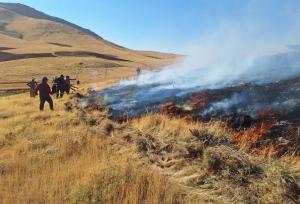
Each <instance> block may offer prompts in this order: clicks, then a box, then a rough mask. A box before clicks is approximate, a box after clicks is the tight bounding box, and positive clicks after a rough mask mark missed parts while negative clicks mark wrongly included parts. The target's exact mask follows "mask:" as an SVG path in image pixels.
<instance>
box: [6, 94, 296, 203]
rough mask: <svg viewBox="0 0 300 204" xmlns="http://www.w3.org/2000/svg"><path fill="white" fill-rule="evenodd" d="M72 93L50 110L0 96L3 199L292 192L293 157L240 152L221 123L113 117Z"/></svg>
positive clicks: (176, 199)
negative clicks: (86, 105)
mask: <svg viewBox="0 0 300 204" xmlns="http://www.w3.org/2000/svg"><path fill="white" fill-rule="evenodd" d="M22 96H23V95H22ZM71 98H72V99H71ZM71 98H70V99H63V100H59V101H58V100H55V105H56V112H53V113H52V112H48V111H45V112H44V113H40V112H38V109H37V107H38V101H37V100H33V101H32V99H30V98H26V97H24V99H23V101H20V100H19V96H10V97H4V98H1V100H0V117H1V122H0V141H1V142H0V144H1V145H0V174H1V180H0V186H1V187H0V202H3V203H16V202H17V203H45V202H47V203H120V202H121V203H207V202H210V203H240V202H249V203H255V202H261V203H264V202H265V203H268V202H269V203H270V202H281V203H293V202H296V200H297V199H298V198H297V196H298V185H297V183H298V184H299V181H300V174H299V169H300V168H299V165H298V163H296V162H295V161H294V162H293V163H288V162H286V161H283V159H282V160H279V159H269V158H263V157H259V156H254V155H250V154H248V153H246V152H244V151H242V150H241V149H239V148H238V147H237V146H236V141H235V138H234V137H233V136H234V131H233V130H232V129H231V128H229V127H227V126H226V124H225V123H224V122H220V121H210V122H209V123H200V122H192V121H185V122H184V121H182V120H181V119H180V118H173V117H171V118H170V117H168V116H166V115H161V114H155V115H147V116H145V117H140V118H139V119H132V120H129V121H128V122H123V123H117V122H114V121H111V120H109V119H108V115H107V114H108V113H107V112H106V110H103V109H99V108H98V107H97V108H96V109H95V108H87V109H82V108H80V107H79V106H78V104H77V98H76V97H71ZM8 104H13V105H8ZM65 104H68V105H67V106H66V105H65ZM70 107H71V108H70ZM16 111H17V112H18V114H16ZM12 158H13V159H12ZM297 172H298V173H297Z"/></svg>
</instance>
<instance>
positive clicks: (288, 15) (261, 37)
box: [100, 0, 300, 109]
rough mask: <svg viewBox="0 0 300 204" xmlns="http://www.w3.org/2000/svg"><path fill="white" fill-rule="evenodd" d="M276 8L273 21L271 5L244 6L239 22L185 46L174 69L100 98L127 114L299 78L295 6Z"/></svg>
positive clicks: (299, 18)
mask: <svg viewBox="0 0 300 204" xmlns="http://www.w3.org/2000/svg"><path fill="white" fill-rule="evenodd" d="M267 2H268V3H267ZM272 2H273V1H272ZM280 2H281V4H284V5H281V4H280V5H277V7H278V9H280V10H278V11H277V10H276V15H274V11H269V10H268V8H269V7H270V6H271V5H272V3H271V2H270V1H258V0H253V1H249V3H248V4H247V5H246V6H245V7H244V8H242V9H241V11H240V13H241V15H239V17H238V18H228V19H223V20H222V21H221V22H220V23H219V24H218V25H217V26H216V27H213V28H211V29H208V30H207V32H206V33H204V34H203V33H202V34H201V36H200V37H199V40H197V41H194V42H192V43H190V45H188V46H187V53H186V57H183V58H182V59H181V60H180V61H179V62H178V63H177V64H176V65H171V66H169V67H167V68H163V69H161V70H159V71H153V72H146V73H144V74H142V75H141V76H139V77H138V78H134V79H132V80H126V81H121V82H119V83H118V84H117V85H115V86H114V87H112V88H110V89H108V90H104V91H102V92H101V93H100V95H101V96H103V97H104V98H105V100H107V101H109V103H110V104H111V107H112V108H114V109H124V108H128V109H132V108H134V107H137V106H139V105H141V104H145V103H148V104H151V103H158V102H163V101H166V100H168V99H169V98H171V97H172V96H180V95H183V94H186V93H189V92H194V91H199V90H202V89H215V88H222V87H225V86H231V85H235V84H239V83H248V82H251V83H252V82H253V83H268V82H274V81H278V80H284V79H289V78H295V77H297V76H299V75H300V46H299V45H298V43H299V42H300V40H299V38H300V36H299V35H298V33H299V31H300V14H299V13H300V12H299V11H300V3H297V1H288V0H287V1H284V2H282V1H280ZM277 4H278V2H277ZM133 87H134V88H133ZM133 89H134V91H132V90H133ZM122 92H123V93H124V94H120V93H122ZM240 100H241V99H238V98H236V97H235V98H234V101H235V102H239V101H240ZM230 103H232V102H230V101H226V104H230ZM215 105H217V106H220V104H215Z"/></svg>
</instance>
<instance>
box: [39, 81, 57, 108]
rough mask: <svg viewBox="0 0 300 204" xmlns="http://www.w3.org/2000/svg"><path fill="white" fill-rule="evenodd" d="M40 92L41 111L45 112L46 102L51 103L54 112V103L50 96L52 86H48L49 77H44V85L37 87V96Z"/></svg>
mask: <svg viewBox="0 0 300 204" xmlns="http://www.w3.org/2000/svg"><path fill="white" fill-rule="evenodd" d="M38 92H39V95H40V111H43V110H44V105H45V102H46V101H47V102H48V103H49V106H50V110H52V111H53V110H54V109H53V101H52V98H51V96H50V94H52V92H51V89H50V86H49V85H48V78H47V77H43V79H42V83H40V84H39V85H38V86H37V87H36V91H35V94H36V95H37V94H38Z"/></svg>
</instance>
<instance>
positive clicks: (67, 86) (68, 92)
mask: <svg viewBox="0 0 300 204" xmlns="http://www.w3.org/2000/svg"><path fill="white" fill-rule="evenodd" d="M71 86H72V85H71V79H70V76H66V80H65V91H66V93H67V94H70V90H71Z"/></svg>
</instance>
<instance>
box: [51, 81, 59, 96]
mask: <svg viewBox="0 0 300 204" xmlns="http://www.w3.org/2000/svg"><path fill="white" fill-rule="evenodd" d="M57 84H58V77H54V79H53V81H52V94H57ZM56 97H57V98H58V96H56Z"/></svg>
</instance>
